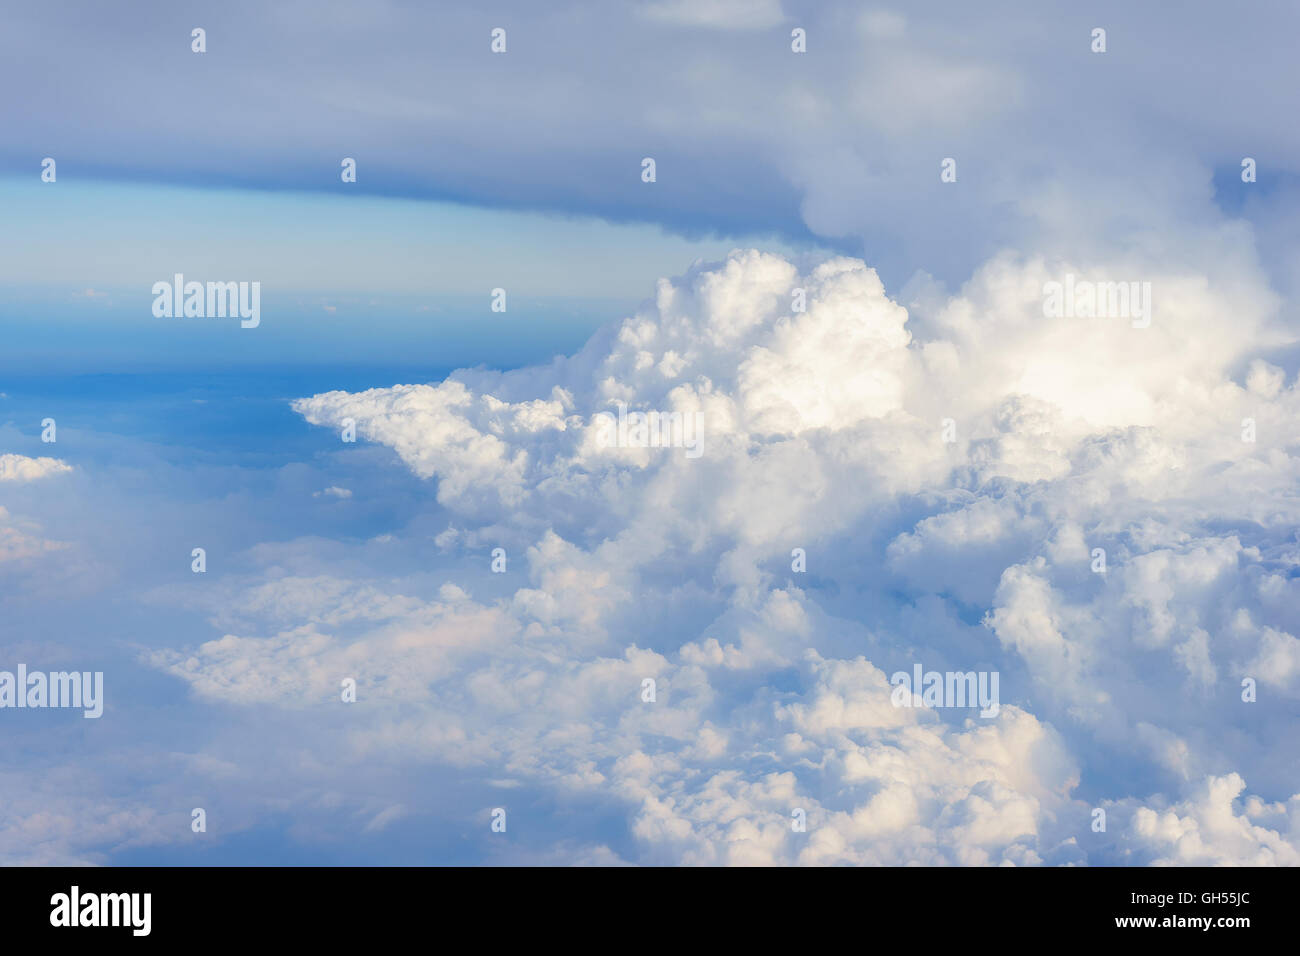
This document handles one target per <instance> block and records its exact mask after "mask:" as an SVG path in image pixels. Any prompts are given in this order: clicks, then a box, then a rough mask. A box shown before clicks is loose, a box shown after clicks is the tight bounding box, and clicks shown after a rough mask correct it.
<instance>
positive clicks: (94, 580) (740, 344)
mask: <svg viewBox="0 0 1300 956" xmlns="http://www.w3.org/2000/svg"><path fill="white" fill-rule="evenodd" d="M1298 21H1300V11H1298V10H1297V8H1296V7H1295V6H1294V5H1290V4H1285V3H1261V4H1257V5H1253V6H1251V7H1250V8H1249V10H1238V9H1236V8H1226V7H1223V6H1221V5H1213V4H1208V3H1189V4H1184V5H1180V6H1179V7H1178V9H1177V11H1173V12H1171V11H1170V10H1167V9H1163V8H1158V7H1149V8H1148V7H1143V6H1137V7H1135V6H1134V5H1131V4H1120V3H1099V4H1092V5H1089V6H1088V7H1087V8H1086V9H1083V8H1079V7H1078V5H1075V4H1067V3H1050V2H1049V3H1042V4H1033V5H1032V6H1031V5H1025V4H1012V3H992V4H984V5H980V6H978V7H973V6H971V5H969V4H957V3H946V2H933V3H929V2H927V3H918V4H907V5H873V4H861V3H847V2H845V3H840V2H824V3H799V2H795V0H695V2H689V3H687V2H682V0H646V2H632V3H627V4H619V5H613V4H599V3H594V2H592V3H572V2H561V3H553V4H546V5H538V4H528V3H492V4H475V5H472V6H466V5H453V4H443V3H429V4H417V3H399V2H383V0H377V2H371V3H365V4H360V3H355V2H326V3H319V2H313V3H305V2H296V0H289V2H278V3H275V4H265V3H252V2H247V3H245V2H230V3H222V4H211V3H179V4H178V3H161V2H158V3H154V2H143V3H137V4H132V5H130V7H129V8H118V7H106V6H104V5H102V4H91V3H82V2H56V3H47V4H37V5H28V6H27V7H24V8H22V9H15V10H13V11H10V12H9V14H7V21H6V29H5V30H4V31H0V83H3V84H4V85H5V87H6V88H8V89H11V90H25V91H28V92H26V93H24V94H23V95H22V96H18V97H10V98H7V99H6V100H5V101H4V102H3V103H2V104H0V122H2V123H3V126H4V129H5V131H6V134H5V136H4V137H3V138H0V341H2V342H3V345H4V347H3V349H2V350H0V721H3V722H5V723H6V724H7V726H6V727H5V728H4V729H5V733H3V734H0V862H3V863H6V864H87V865H153V864H182V865H217V864H259V865H281V864H311V865H316V864H320V865H328V864H396V865H428V864H468V865H526V864H545V865H679V864H680V865H904V864H918V863H919V864H923V865H971V866H982V865H1004V864H1012V865H1048V866H1057V865H1133V866H1151V865H1189V864H1210V865H1296V864H1297V863H1300V747H1298V745H1297V744H1296V741H1297V740H1300V640H1298V639H1297V633H1298V632H1297V620H1300V497H1298V496H1297V487H1298V485H1297V478H1298V477H1300V430H1298V429H1297V426H1296V422H1297V420H1298V419H1297V412H1300V390H1298V388H1297V374H1298V373H1300V347H1298V346H1297V338H1298V334H1297V333H1298V332H1300V310H1298V308H1297V306H1298V303H1300V288H1298V287H1297V278H1296V277H1297V276H1300V230H1298V229H1297V223H1300V129H1298V128H1297V125H1296V123H1295V122H1294V116H1295V114H1296V108H1297V105H1298V104H1297V100H1296V94H1295V87H1296V70H1295V66H1294V57H1293V55H1292V51H1291V50H1290V48H1289V46H1288V44H1287V43H1286V42H1285V39H1284V38H1286V37H1289V36H1293V35H1294V34H1295V31H1296V29H1297V27H1300V22H1298ZM195 29H201V30H202V31H203V34H202V39H203V42H202V44H201V45H202V47H203V49H202V52H199V51H197V50H196V49H195V46H196V45H197V44H198V41H196V40H195V38H194V36H193V32H192V31H194V30H195ZM1098 29H1101V30H1104V31H1105V34H1104V47H1105V48H1104V51H1103V50H1100V49H1097V47H1098V42H1099V41H1098V38H1097V35H1096V34H1095V31H1096V30H1098ZM495 30H502V31H504V34H502V35H501V36H503V40H496V41H494V31H495ZM795 31H802V33H801V34H798V35H796V33H795ZM494 43H496V44H497V46H498V47H500V44H501V43H504V49H501V50H500V51H499V52H497V51H494V49H493V46H494ZM800 43H802V44H803V47H804V49H803V51H802V52H796V50H795V47H797V46H799V45H800ZM348 159H351V160H353V161H354V162H355V173H356V175H355V181H351V180H350V179H349V178H348V177H346V176H345V175H344V172H345V171H346V168H347V164H346V163H345V160H348ZM47 160H52V161H53V163H52V164H51V163H48V162H47ZM646 160H653V172H654V174H653V177H649V175H648V173H647V172H646V170H647V164H646ZM177 274H180V275H182V276H184V281H196V282H200V283H206V282H235V283H254V282H256V283H258V290H259V295H260V298H259V300H258V301H259V303H260V305H259V313H258V316H257V321H256V323H255V326H254V327H242V325H241V321H240V317H238V316H231V315H225V316H219V315H208V314H204V315H197V316H176V315H170V316H169V315H166V314H159V308H158V305H157V298H158V292H157V291H156V288H155V284H156V283H160V282H161V283H164V284H167V285H169V284H170V283H171V282H172V281H173V277H174V276H175V275H177ZM1093 283H1101V284H1109V287H1110V288H1111V289H1112V291H1113V290H1114V289H1117V288H1118V285H1117V284H1120V283H1122V284H1123V288H1124V290H1125V293H1126V298H1125V300H1124V301H1123V305H1122V306H1119V305H1117V304H1116V302H1110V303H1109V305H1108V306H1107V307H1105V308H1102V307H1096V308H1088V307H1085V306H1084V305H1083V304H1081V303H1083V302H1084V301H1085V300H1083V299H1076V298H1071V301H1070V306H1071V307H1070V308H1069V309H1068V310H1066V311H1063V312H1062V311H1057V312H1053V311H1052V309H1051V308H1050V305H1049V298H1048V290H1049V289H1051V288H1053V287H1054V286H1055V287H1056V288H1058V290H1059V289H1066V288H1068V289H1070V290H1076V291H1077V290H1078V289H1080V288H1088V289H1091V288H1092V286H1091V284H1093ZM1105 287H1106V286H1103V288H1105ZM1130 292H1131V295H1129V293H1130ZM1066 295H1067V296H1073V295H1074V292H1073V291H1072V292H1070V293H1066ZM1116 301H1118V300H1116ZM1075 306H1078V308H1075ZM200 311H202V310H200ZM639 415H643V416H647V417H646V418H644V419H638V417H637V416H639ZM651 421H653V422H656V423H658V424H657V425H654V426H651V425H650V424H649V422H651ZM638 422H640V424H638ZM660 426H662V427H660ZM353 438H355V440H351V439H353ZM196 549H201V558H200V557H198V556H196V553H195V551H196ZM20 665H21V666H22V667H24V668H25V669H26V671H28V672H43V673H51V672H66V671H76V672H79V673H84V674H96V673H98V674H102V688H103V691H102V704H103V712H102V715H101V716H99V717H95V718H89V719H87V718H86V717H84V716H83V708H56V707H41V706H32V707H26V706H24V707H21V708H19V707H16V706H8V705H6V697H5V689H4V688H5V676H4V675H5V673H6V672H10V673H16V672H17V670H18V668H19V666H20ZM918 671H919V673H920V674H921V675H922V680H921V681H920V682H918V686H915V687H913V686H912V683H911V680H912V675H913V674H915V673H917V672H918ZM931 672H933V673H937V674H938V675H940V682H941V683H942V680H943V678H944V677H945V675H964V674H970V675H972V677H973V678H975V679H976V683H975V684H973V685H972V687H974V686H978V687H980V688H981V689H982V690H984V691H988V690H990V689H991V688H996V692H995V693H994V696H993V698H992V699H985V698H981V700H980V702H979V703H980V706H972V704H974V703H975V702H974V701H972V700H968V699H965V698H964V697H963V698H962V699H960V700H959V699H956V698H954V696H953V694H952V693H947V694H939V695H938V696H937V697H935V698H930V697H928V696H927V695H926V693H924V692H923V687H922V686H920V684H924V683H926V680H925V678H924V675H925V674H927V673H931ZM949 684H951V681H949ZM989 704H991V705H992V706H986V705H989Z"/></svg>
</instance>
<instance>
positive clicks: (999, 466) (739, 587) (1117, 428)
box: [150, 251, 1300, 864]
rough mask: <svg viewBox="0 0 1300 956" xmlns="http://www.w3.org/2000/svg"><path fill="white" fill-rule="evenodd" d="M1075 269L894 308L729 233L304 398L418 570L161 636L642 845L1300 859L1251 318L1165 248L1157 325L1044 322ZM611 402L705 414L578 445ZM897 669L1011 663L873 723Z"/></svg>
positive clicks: (672, 851) (1277, 396)
mask: <svg viewBox="0 0 1300 956" xmlns="http://www.w3.org/2000/svg"><path fill="white" fill-rule="evenodd" d="M1069 269H1075V270H1076V271H1078V272H1080V273H1083V272H1084V271H1085V270H1084V269H1083V268H1081V267H1079V266H1076V265H1075V264H1070V263H1057V264H1049V263H1048V262H1046V261H1044V260H1042V259H1036V258H1024V257H1017V256H1014V255H1009V254H1008V255H1003V256H999V257H996V258H995V259H994V260H991V261H990V262H989V263H988V264H987V265H986V266H985V267H984V268H982V269H981V270H979V271H978V272H977V273H976V275H975V276H974V277H973V278H972V279H971V281H970V282H969V283H968V284H967V286H966V287H965V288H964V289H963V290H962V291H961V292H960V293H958V294H957V295H954V296H949V297H938V298H934V297H931V298H929V299H928V300H927V301H925V302H924V304H922V305H921V306H918V307H917V308H915V310H913V311H909V309H907V308H905V307H904V306H902V305H901V304H899V302H897V301H895V300H893V299H891V298H890V297H889V296H888V295H887V294H886V293H885V290H884V288H883V286H882V285H881V283H880V281H879V279H878V278H877V276H876V275H875V273H874V272H873V271H872V270H871V269H870V268H868V267H867V266H866V265H865V264H864V263H862V262H860V261H857V260H851V259H832V260H829V261H825V262H821V263H819V264H813V265H810V266H809V267H807V268H806V269H803V270H801V268H800V267H798V266H797V265H796V264H794V263H791V262H788V261H786V260H784V259H782V258H780V257H777V256H772V255H765V254H762V253H759V252H756V251H738V252H736V253H734V254H733V255H732V256H731V257H730V258H729V259H728V260H727V261H725V262H723V263H718V264H699V265H697V266H696V267H695V268H693V269H692V270H691V271H690V272H688V273H687V274H686V275H685V276H683V277H681V278H679V279H677V280H671V281H670V280H663V281H661V282H660V283H659V285H658V288H657V290H656V295H655V297H654V299H653V301H652V302H649V303H648V304H647V305H646V306H645V307H644V308H643V309H642V310H641V311H639V312H638V313H637V314H635V315H633V316H631V317H629V318H627V319H626V320H624V321H622V322H621V323H618V324H616V325H613V326H610V327H608V328H606V329H604V330H602V332H600V333H599V334H597V335H596V336H595V337H593V339H592V340H591V341H590V342H589V343H588V345H587V347H586V348H584V349H583V350H582V351H581V352H580V353H578V354H577V355H574V356H572V357H569V358H560V359H556V360H555V361H554V362H553V363H552V364H551V365H548V366H544V367H535V368H526V369H520V370H517V371H513V372H506V373H499V372H490V371H484V370H465V371H460V372H457V373H455V374H453V375H452V376H450V377H449V378H448V379H446V380H445V381H443V382H441V383H438V384H430V385H401V386H395V387H393V388H386V389H372V390H370V391H366V392H360V393H347V392H329V393H324V394H320V395H316V396H313V397H310V398H303V399H299V400H297V401H296V402H295V403H294V407H295V409H296V410H297V411H298V412H299V413H300V414H302V415H303V416H304V417H305V418H306V419H307V420H308V421H310V422H312V423H313V424H317V425H321V426H326V427H331V428H339V427H341V426H342V424H343V422H344V421H345V420H346V419H352V420H354V421H355V422H356V425H357V429H358V434H359V435H361V436H362V437H363V438H364V439H366V440H368V441H370V442H374V443H377V444H379V445H382V446H386V447H388V448H389V449H391V451H392V453H393V454H394V455H395V456H396V458H397V459H398V460H399V461H400V462H401V463H402V464H403V465H404V466H405V467H407V468H408V469H410V470H411V471H412V472H413V473H414V474H416V475H418V476H420V477H422V478H426V479H429V480H430V481H431V482H432V483H435V484H436V487H437V492H436V494H437V500H438V502H439V504H440V505H441V507H442V508H443V510H444V513H445V515H446V520H447V525H446V530H445V531H442V532H441V533H439V534H437V535H436V538H437V545H438V547H439V549H440V550H441V551H442V552H445V553H447V554H449V555H451V556H452V559H453V563H452V564H451V565H449V566H447V569H446V572H445V575H443V577H444V578H445V579H444V580H443V581H442V583H441V584H440V585H439V588H438V592H437V593H436V594H435V595H422V594H419V593H411V592H407V593H404V592H403V591H401V590H396V589H394V588H393V587H392V585H391V584H385V583H383V582H382V581H381V580H373V581H368V582H364V583H363V582H353V583H348V582H347V581H346V580H345V579H340V578H335V577H328V576H327V577H314V578H304V577H294V576H289V577H285V578H282V579H280V580H277V581H274V582H271V583H263V584H258V585H255V586H250V588H249V589H248V590H247V592H246V593H245V594H244V595H243V597H242V598H241V600H240V601H239V602H238V603H239V604H240V606H241V608H242V609H243V612H244V613H245V614H246V618H245V619H243V620H241V622H240V626H241V627H242V628H243V630H242V631H241V632H240V633H228V634H227V635H226V636H224V637H222V638H220V639H219V640H214V641H211V642H208V643H206V644H202V645H201V646H198V647H196V648H194V649H192V650H191V651H172V650H163V651H157V652H154V653H152V654H151V657H150V659H151V661H152V662H153V663H154V664H155V665H156V666H158V667H161V668H164V669H166V670H167V671H169V672H170V673H172V674H174V675H176V676H178V677H180V678H182V679H184V680H186V681H188V682H189V683H190V684H191V685H192V687H193V688H194V689H195V691H196V692H197V693H199V694H201V695H204V696H207V697H211V698H213V699H222V700H227V701H235V702H238V703H242V704H244V705H248V706H254V705H257V706H262V705H270V706H277V707H282V708H289V709H303V708H307V709H312V708H323V707H328V706H332V705H331V704H330V703H329V701H330V700H331V699H336V698H337V696H338V687H339V682H340V680H341V679H343V678H346V677H352V678H354V679H356V680H357V682H358V687H359V691H358V693H359V695H360V698H361V699H365V700H367V701H368V702H369V704H368V706H369V710H367V711H366V714H367V717H366V719H364V720H361V721H357V722H353V723H350V725H349V727H348V730H347V735H346V736H347V740H348V748H349V749H348V752H349V754H350V759H354V760H359V761H360V760H367V759H377V757H378V756H379V755H387V756H385V757H383V759H401V760H414V761H426V762H432V763H436V764H441V765H446V766H452V767H455V768H458V770H457V772H458V773H463V774H470V775H482V776H483V777H485V778H487V779H494V778H497V777H500V776H501V775H506V776H508V777H509V778H510V779H513V780H516V781H521V782H522V783H523V785H525V786H527V787H529V788H540V789H541V790H544V791H547V792H551V793H555V794H564V795H568V796H569V797H581V798H583V799H594V800H598V801H603V802H605V803H607V804H609V805H612V806H613V807H615V808H617V812H618V813H619V814H620V815H621V817H622V819H623V820H624V821H625V826H626V828H627V831H628V833H629V834H630V835H631V838H632V839H633V846H634V849H633V850H631V851H627V852H628V855H629V856H630V858H631V860H632V861H634V862H687V863H728V864H753V863H775V862H787V863H829V862H853V863H906V862H925V863H955V864H992V863H1015V864H1041V863H1077V862H1133V861H1156V862H1166V861H1173V862H1202V861H1212V862H1231V861H1238V862H1240V861H1251V862H1278V863H1285V862H1288V861H1293V860H1294V858H1295V854H1296V852H1297V843H1296V838H1295V828H1296V823H1295V820H1296V817H1295V810H1296V803H1295V801H1296V799H1298V798H1295V797H1293V796H1292V792H1291V790H1290V789H1288V788H1289V787H1293V786H1294V782H1293V781H1289V780H1287V779H1286V775H1285V773H1284V772H1283V771H1282V770H1280V769H1279V761H1278V759H1277V758H1278V748H1279V747H1285V746H1286V745H1285V744H1284V743H1283V742H1282V741H1285V740H1286V739H1288V734H1289V732H1287V733H1279V732H1278V729H1279V727H1289V726H1290V725H1291V724H1292V723H1293V722H1294V717H1293V716H1291V715H1290V711H1289V710H1288V709H1287V700H1288V698H1291V697H1293V696H1294V694H1295V693H1296V692H1297V678H1298V677H1300V666H1298V665H1297V660H1298V658H1297V652H1296V650H1295V648H1296V646H1297V641H1296V638H1295V637H1294V635H1293V634H1292V633H1291V630H1293V625H1292V624H1291V623H1290V622H1292V621H1294V620H1295V616H1296V612H1297V610H1300V587H1297V585H1296V583H1295V582H1296V580H1297V579H1296V577H1295V576H1294V573H1293V569H1294V568H1295V566H1296V565H1297V564H1298V563H1300V557H1298V556H1297V555H1298V554H1300V552H1297V536H1296V533H1295V528H1296V527H1297V522H1298V520H1300V506H1298V505H1297V503H1296V499H1295V497H1294V495H1293V494H1292V493H1291V492H1290V490H1289V489H1293V488H1294V487H1295V481H1296V478H1297V470H1296V468H1297V459H1296V452H1297V446H1296V439H1295V436H1294V433H1293V431H1292V430H1291V429H1290V428H1289V426H1288V423H1289V422H1291V421H1294V420H1295V417H1296V413H1297V411H1300V397H1298V396H1297V389H1296V383H1295V382H1294V381H1291V382H1289V383H1288V382H1287V381H1286V379H1285V376H1284V375H1283V374H1281V373H1280V372H1279V370H1277V369H1276V368H1275V367H1273V366H1271V365H1269V364H1268V363H1267V362H1264V361H1263V360H1262V359H1259V358H1258V355H1257V354H1253V353H1258V352H1259V351H1261V350H1266V349H1267V348H1268V347H1269V346H1270V344H1271V343H1272V342H1273V341H1274V337H1275V332H1274V331H1273V327H1272V325H1271V323H1270V319H1271V317H1272V314H1273V310H1274V308H1275V306H1276V302H1275V300H1274V298H1273V297H1272V296H1271V295H1270V294H1269V293H1268V291H1267V287H1266V284H1264V283H1262V282H1261V281H1260V280H1259V277H1258V275H1257V274H1253V273H1251V272H1250V271H1249V270H1247V271H1246V272H1245V273H1244V274H1243V273H1237V272H1229V273H1228V274H1226V275H1224V276H1218V277H1215V278H1213V279H1212V278H1211V277H1209V276H1206V275H1193V274H1186V273H1183V272H1178V271H1176V270H1170V271H1168V272H1165V273H1160V275H1162V276H1163V278H1161V279H1159V286H1160V288H1161V289H1163V290H1164V297H1162V298H1159V299H1158V300H1156V301H1157V306H1156V308H1155V309H1154V310H1153V314H1152V322H1151V324H1150V326H1149V327H1145V328H1142V327H1135V325H1134V324H1133V323H1131V322H1129V321H1127V320H1124V319H1107V318H1079V319H1054V318H1047V317H1045V316H1044V314H1043V310H1042V304H1043V288H1044V282H1045V281H1048V279H1049V278H1050V277H1051V276H1054V275H1056V274H1058V273H1060V272H1063V271H1065V270H1069ZM921 298H922V299H924V298H925V297H921ZM800 301H802V302H804V303H805V305H806V308H804V309H803V310H800V309H799V308H797V307H796V306H795V303H796V302H800ZM1228 302H1232V303H1234V308H1233V309H1232V310H1229V309H1227V308H1226V307H1225V306H1226V304H1227V303H1228ZM1064 356H1068V357H1069V362H1068V363H1067V362H1065V361H1063V357H1064ZM620 403H621V404H622V405H623V406H625V407H626V409H628V410H634V411H643V412H650V411H658V412H663V413H672V412H677V413H683V414H685V413H695V414H698V415H699V416H700V420H701V422H702V429H703V430H702V435H703V445H702V447H703V454H702V455H701V456H700V457H698V458H690V457H688V456H687V455H686V454H685V453H684V450H683V449H682V448H677V447H658V448H656V447H643V446H641V445H638V444H637V443H632V444H631V446H629V445H628V444H619V443H617V442H615V443H611V442H609V441H608V434H606V435H605V436H604V437H603V438H602V436H601V433H600V426H601V420H600V413H602V412H607V411H609V410H610V409H612V408H614V407H616V406H618V405H619V404H620ZM1245 418H1250V419H1252V420H1253V421H1254V423H1255V429H1254V434H1253V438H1254V440H1253V441H1247V440H1244V439H1243V434H1244V433H1243V429H1242V421H1243V419H1245ZM949 426H955V427H949ZM494 548H501V549H502V552H501V553H502V555H503V556H504V558H505V560H506V562H507V563H506V565H505V567H503V568H502V569H501V570H502V571H503V572H504V573H501V574H493V573H490V572H489V571H488V570H487V566H488V564H489V562H490V561H491V558H489V555H488V552H489V551H491V550H492V549H494ZM795 549H803V551H804V554H805V558H806V567H807V571H806V572H802V569H799V568H796V566H795V562H792V552H794V551H795ZM1098 549H1101V550H1100V551H1098ZM1103 552H1104V554H1103ZM1099 555H1101V559H1100V560H1102V561H1104V564H1103V563H1099ZM458 568H459V569H460V570H457V569H458ZM913 663H919V664H922V665H924V666H925V667H926V668H928V669H940V670H953V671H961V672H969V671H986V670H993V671H997V672H999V673H1000V674H1001V678H1002V679H1001V694H1002V706H1001V709H1000V712H999V714H998V715H997V716H996V717H995V718H992V719H989V718H983V717H980V716H979V714H978V712H977V711H955V710H946V709H942V710H933V709H928V708H906V707H897V706H895V705H894V704H893V703H892V701H891V696H890V691H891V687H890V685H889V682H888V680H887V679H886V675H887V674H890V673H892V672H894V671H896V670H909V669H910V668H911V666H912V664H913ZM1246 678H1250V679H1253V680H1254V681H1255V682H1256V683H1257V684H1258V686H1259V688H1260V697H1259V699H1258V700H1256V701H1254V702H1248V701H1247V700H1246V699H1245V695H1244V694H1243V690H1242V688H1243V680H1244V679H1246ZM647 681H653V686H654V700H653V702H650V701H648V700H646V699H644V697H645V694H646V691H645V688H646V687H647V686H649V685H647V684H646V682H647ZM1291 729H1294V728H1291ZM1115 766H1122V767H1127V768H1130V770H1133V769H1134V768H1136V770H1134V772H1132V773H1130V774H1129V775H1128V776H1125V775H1123V774H1117V773H1115V772H1114V769H1113V768H1114V767H1115ZM1225 781H1227V782H1226V783H1225ZM1248 786H1251V787H1255V788H1257V790H1256V791H1255V792H1252V791H1250V790H1249V789H1248ZM1229 791H1230V792H1229ZM1259 793H1263V794H1265V795H1268V796H1267V798H1265V797H1261V796H1259V795H1258V794H1259ZM1234 801H1237V802H1240V803H1242V806H1243V807H1244V809H1234ZM1094 806H1109V807H1111V808H1112V809H1114V810H1115V811H1116V826H1115V828H1114V832H1112V833H1111V834H1109V835H1101V834H1094V833H1092V832H1091V830H1090V827H1089V824H1090V822H1091V816H1090V809H1091V808H1092V807H1094ZM796 810H797V811H801V812H802V813H803V814H804V815H805V816H806V819H807V821H808V830H807V832H806V833H800V832H798V831H797V830H793V829H792V828H791V825H790V824H791V819H792V814H794V813H795V811H796ZM1256 818H1258V819H1259V820H1263V821H1265V822H1264V823H1256V822H1253V821H1254V820H1255V819H1256ZM1265 824H1267V825H1265ZM1189 834H1190V835H1189ZM567 852H569V853H570V855H571V856H572V857H573V859H575V860H578V859H580V858H583V857H585V856H588V855H590V854H593V853H595V854H597V855H599V854H602V853H608V852H609V851H608V848H606V847H603V845H602V846H600V847H598V846H596V845H595V844H591V845H587V844H581V843H579V844H575V845H574V846H572V847H571V848H570V850H569V851H567Z"/></svg>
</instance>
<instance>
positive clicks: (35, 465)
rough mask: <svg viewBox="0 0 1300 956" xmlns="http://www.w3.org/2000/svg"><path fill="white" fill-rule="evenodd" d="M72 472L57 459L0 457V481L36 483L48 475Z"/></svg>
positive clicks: (10, 455) (65, 464)
mask: <svg viewBox="0 0 1300 956" xmlns="http://www.w3.org/2000/svg"><path fill="white" fill-rule="evenodd" d="M69 471H72V466H71V465H69V464H67V463H66V462H62V461H59V459H57V458H28V457H27V456H26V455H13V454H5V455H0V481H14V482H26V481H36V480H38V479H40V478H46V477H49V476H50V475H60V474H64V473H66V472H69Z"/></svg>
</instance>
